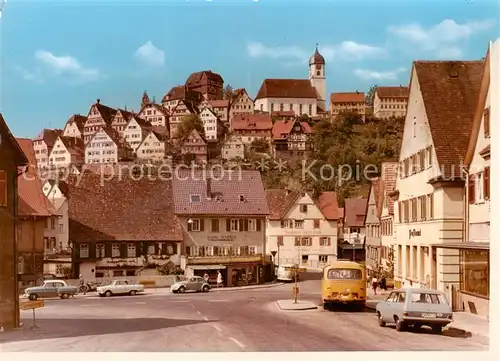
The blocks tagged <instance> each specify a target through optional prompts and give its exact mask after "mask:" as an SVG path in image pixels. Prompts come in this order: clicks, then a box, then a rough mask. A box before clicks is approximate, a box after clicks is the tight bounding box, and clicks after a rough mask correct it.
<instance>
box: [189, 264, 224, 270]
mask: <svg viewBox="0 0 500 361" xmlns="http://www.w3.org/2000/svg"><path fill="white" fill-rule="evenodd" d="M188 267H189V268H191V269H194V270H216V269H226V266H223V265H221V264H218V265H213V264H209V265H192V266H190V265H188Z"/></svg>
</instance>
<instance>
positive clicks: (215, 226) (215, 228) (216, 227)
mask: <svg viewBox="0 0 500 361" xmlns="http://www.w3.org/2000/svg"><path fill="white" fill-rule="evenodd" d="M212 232H219V219H212Z"/></svg>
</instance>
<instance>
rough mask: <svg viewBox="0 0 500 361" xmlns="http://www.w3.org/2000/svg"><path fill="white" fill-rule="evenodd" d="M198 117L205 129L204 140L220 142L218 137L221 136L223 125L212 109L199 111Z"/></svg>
mask: <svg viewBox="0 0 500 361" xmlns="http://www.w3.org/2000/svg"><path fill="white" fill-rule="evenodd" d="M199 117H200V120H201V122H202V123H203V127H204V128H205V139H206V140H207V141H216V140H220V136H221V135H222V134H223V128H224V124H223V123H222V121H221V120H220V119H219V117H218V116H217V114H215V113H214V111H213V110H212V109H210V108H205V109H203V110H202V111H201V113H200V115H199Z"/></svg>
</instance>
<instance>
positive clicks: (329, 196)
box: [266, 189, 341, 220]
mask: <svg viewBox="0 0 500 361" xmlns="http://www.w3.org/2000/svg"><path fill="white" fill-rule="evenodd" d="M302 193H303V192H302V191H287V190H285V189H266V198H267V204H268V207H269V217H268V218H269V219H270V220H280V219H282V218H283V217H285V216H286V213H287V212H288V210H289V209H290V208H291V207H292V206H293V205H294V204H295V202H296V201H297V200H298V199H299V197H300V196H301V194H302ZM311 198H312V197H311ZM314 201H315V204H316V206H317V207H318V209H319V210H320V211H321V213H322V214H323V216H324V217H325V218H326V219H327V220H337V219H339V218H340V217H341V214H340V213H341V212H340V211H339V207H338V203H337V194H336V193H335V192H322V193H321V194H320V195H319V197H318V198H317V199H315V200H314Z"/></svg>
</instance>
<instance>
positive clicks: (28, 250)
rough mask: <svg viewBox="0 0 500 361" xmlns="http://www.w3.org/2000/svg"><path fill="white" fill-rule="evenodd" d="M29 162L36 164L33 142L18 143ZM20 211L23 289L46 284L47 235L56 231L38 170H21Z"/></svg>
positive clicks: (19, 259)
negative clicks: (51, 231) (44, 277)
mask: <svg viewBox="0 0 500 361" xmlns="http://www.w3.org/2000/svg"><path fill="white" fill-rule="evenodd" d="M17 142H18V144H19V146H20V147H21V149H22V150H23V152H24V154H25V156H26V158H27V159H28V162H29V163H30V164H34V163H35V162H36V157H35V151H34V148H33V142H32V140H31V139H20V138H18V139H17ZM19 173H22V174H21V176H20V177H19V178H18V182H19V183H18V186H19V194H18V196H19V197H18V202H17V210H18V217H19V223H18V225H17V235H18V238H17V260H16V261H17V263H18V275H19V278H18V281H19V284H20V285H22V286H30V285H31V286H34V285H37V284H40V283H41V281H42V280H43V258H44V251H45V244H44V240H45V235H46V233H47V232H50V230H51V229H54V228H55V225H56V224H57V220H58V217H57V213H56V212H55V209H54V207H52V205H51V204H50V202H49V200H48V199H47V197H46V196H45V195H44V194H43V192H42V182H41V180H40V177H39V175H38V173H37V171H36V169H35V168H34V167H29V168H26V169H22V168H19Z"/></svg>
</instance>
